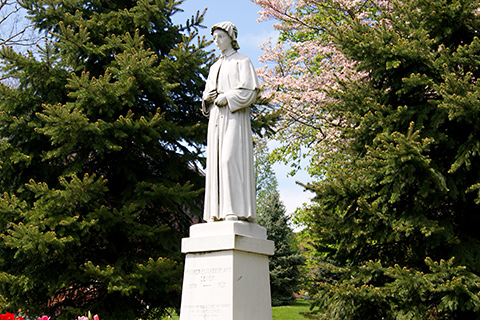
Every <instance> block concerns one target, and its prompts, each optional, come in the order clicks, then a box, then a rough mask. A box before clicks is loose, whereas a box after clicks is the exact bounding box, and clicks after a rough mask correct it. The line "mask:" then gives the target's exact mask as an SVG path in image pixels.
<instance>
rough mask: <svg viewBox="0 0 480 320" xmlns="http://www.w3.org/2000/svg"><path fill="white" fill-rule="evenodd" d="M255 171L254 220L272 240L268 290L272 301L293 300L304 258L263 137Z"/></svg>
mask: <svg viewBox="0 0 480 320" xmlns="http://www.w3.org/2000/svg"><path fill="white" fill-rule="evenodd" d="M255 167H256V175H257V211H258V221H257V223H258V224H259V225H261V226H263V227H265V228H266V229H267V237H268V239H269V240H273V241H274V242H275V254H274V255H273V256H271V257H270V259H269V260H270V263H269V265H270V291H271V295H272V305H274V306H281V305H287V304H290V303H293V302H295V298H294V296H293V293H294V292H297V290H298V284H299V283H300V280H301V279H300V278H301V274H300V269H299V268H300V267H301V265H303V263H304V260H303V257H302V255H301V254H300V252H299V249H298V247H297V245H296V241H295V235H294V233H293V230H292V227H291V224H290V217H289V216H288V215H287V212H286V209H285V206H284V205H283V203H282V201H281V200H280V194H279V192H278V189H277V178H276V177H275V172H274V171H273V168H272V164H271V161H270V160H269V159H268V147H267V143H266V140H264V139H263V140H260V141H259V142H257V143H256V145H255Z"/></svg>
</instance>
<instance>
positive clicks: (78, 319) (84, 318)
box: [77, 316, 89, 320]
mask: <svg viewBox="0 0 480 320" xmlns="http://www.w3.org/2000/svg"><path fill="white" fill-rule="evenodd" d="M77 320H89V319H88V317H84V316H81V317H78V318H77Z"/></svg>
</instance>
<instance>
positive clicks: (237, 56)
mask: <svg viewBox="0 0 480 320" xmlns="http://www.w3.org/2000/svg"><path fill="white" fill-rule="evenodd" d="M232 58H233V59H235V60H239V61H243V60H245V61H250V58H249V57H247V56H246V55H244V54H241V53H240V52H238V51H237V52H236V53H235V54H233V55H232Z"/></svg>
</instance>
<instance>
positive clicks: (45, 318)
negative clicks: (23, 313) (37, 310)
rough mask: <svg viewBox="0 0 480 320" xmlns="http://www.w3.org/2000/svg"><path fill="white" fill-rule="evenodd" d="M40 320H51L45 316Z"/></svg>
mask: <svg viewBox="0 0 480 320" xmlns="http://www.w3.org/2000/svg"><path fill="white" fill-rule="evenodd" d="M38 320H50V317H47V316H43V317H40V318H38Z"/></svg>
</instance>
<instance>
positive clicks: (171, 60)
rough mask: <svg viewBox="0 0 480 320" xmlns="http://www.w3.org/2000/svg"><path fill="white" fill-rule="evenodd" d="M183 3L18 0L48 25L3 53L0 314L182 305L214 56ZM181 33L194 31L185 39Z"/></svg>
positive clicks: (107, 314) (146, 313)
mask: <svg viewBox="0 0 480 320" xmlns="http://www.w3.org/2000/svg"><path fill="white" fill-rule="evenodd" d="M181 2H182V1H157V0H141V1H129V0H125V1H114V2H108V3H104V2H98V1H93V2H92V1H73V2H72V1H67V0H54V1H47V0H45V1H43V0H24V1H22V4H23V5H24V7H25V8H26V9H27V10H28V12H29V15H30V18H31V20H32V21H33V23H34V25H35V26H36V27H37V29H38V30H40V31H44V32H45V31H48V32H50V33H49V34H50V36H49V39H48V41H46V43H45V44H44V45H43V46H42V47H40V49H41V50H40V52H39V54H38V55H33V54H31V53H27V54H25V55H24V54H20V53H17V52H15V51H14V50H13V49H12V48H7V47H4V48H2V49H1V50H0V59H1V61H0V62H1V64H2V66H3V71H4V72H5V73H6V74H7V75H8V76H9V77H11V78H14V79H16V85H6V84H1V85H0V94H1V96H2V100H1V101H0V123H1V124H0V135H1V140H0V164H1V170H0V191H1V192H2V194H3V195H2V197H1V198H0V226H1V227H0V235H1V238H0V269H1V270H2V273H1V274H0V294H1V297H2V300H3V302H4V303H2V305H1V306H0V310H19V309H20V310H22V313H24V314H26V315H31V316H35V315H39V314H48V315H52V316H55V317H56V318H57V319H68V318H72V317H74V316H76V315H78V314H81V313H82V311H83V310H92V311H94V312H95V313H98V314H99V315H100V317H101V318H111V319H120V318H121V319H136V318H138V317H143V318H151V317H154V316H158V315H161V314H163V313H164V312H165V310H166V309H167V308H172V307H173V308H178V307H179V302H180V287H181V274H182V266H181V261H182V256H181V254H180V250H179V245H180V239H181V238H182V237H183V236H184V235H185V233H186V231H187V230H188V227H189V225H190V223H191V218H192V217H193V216H194V215H199V214H201V208H200V204H201V200H202V190H203V183H204V182H203V180H204V179H203V176H202V174H201V170H200V168H199V166H200V165H201V163H202V162H203V159H202V158H201V148H202V146H203V145H204V143H205V141H204V140H205V136H206V122H205V118H204V117H203V116H202V115H201V113H200V112H199V111H198V110H199V101H200V93H201V90H202V89H203V86H204V82H203V79H204V78H205V76H206V72H207V68H206V65H207V63H209V59H210V54H209V53H208V52H205V51H204V48H205V45H206V41H205V40H203V39H199V40H198V42H197V43H194V39H195V38H196V31H195V29H196V28H198V27H199V24H200V23H201V21H202V19H203V16H202V15H197V17H193V18H192V20H191V21H188V22H187V25H186V26H185V27H182V26H178V25H174V24H173V23H172V22H171V16H172V15H173V14H175V13H176V12H177V11H178V10H180V9H179V5H180V4H181ZM182 34H186V35H182Z"/></svg>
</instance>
